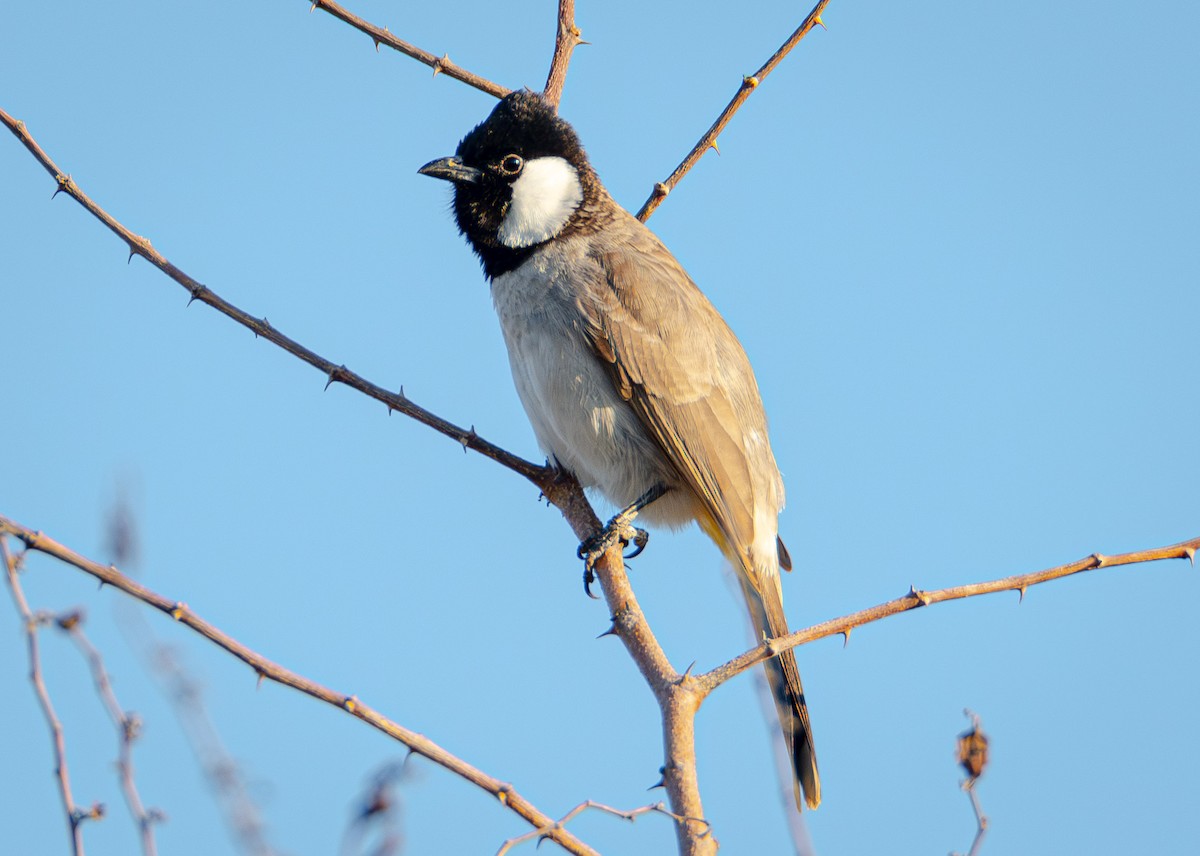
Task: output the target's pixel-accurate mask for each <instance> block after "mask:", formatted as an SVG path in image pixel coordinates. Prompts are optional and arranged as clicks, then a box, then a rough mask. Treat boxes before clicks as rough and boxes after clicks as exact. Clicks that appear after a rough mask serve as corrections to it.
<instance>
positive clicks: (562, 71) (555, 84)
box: [542, 0, 585, 110]
mask: <svg viewBox="0 0 1200 856" xmlns="http://www.w3.org/2000/svg"><path fill="white" fill-rule="evenodd" d="M582 44H585V42H584V41H583V38H582V37H581V36H580V33H579V27H577V26H575V0H558V35H557V37H556V38H555V39H554V56H553V58H552V59H551V60H550V73H549V75H547V77H546V88H545V89H543V90H542V94H543V95H544V96H545V98H546V100H547V101H549V102H550V103H551V104H553V105H554V109H556V110H557V109H558V102H559V101H561V100H562V92H563V85H564V84H565V83H566V82H567V66H568V65H570V63H571V54H572V53H573V52H574V50H575V48H576V47H577V46H578V45H582Z"/></svg>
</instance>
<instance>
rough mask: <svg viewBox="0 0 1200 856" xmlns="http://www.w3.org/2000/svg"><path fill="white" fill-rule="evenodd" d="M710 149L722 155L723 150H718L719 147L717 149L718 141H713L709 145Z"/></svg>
mask: <svg viewBox="0 0 1200 856" xmlns="http://www.w3.org/2000/svg"><path fill="white" fill-rule="evenodd" d="M708 147H709V148H710V149H712V150H713V151H714V152H716V153H717V154H718V155H720V154H721V150H720V148H718V147H717V141H716V140H713V141H712V142H711V143H709V144H708Z"/></svg>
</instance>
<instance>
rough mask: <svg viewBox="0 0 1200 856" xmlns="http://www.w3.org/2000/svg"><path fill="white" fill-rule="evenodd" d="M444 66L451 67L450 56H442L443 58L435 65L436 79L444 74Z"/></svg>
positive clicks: (434, 74) (434, 73)
mask: <svg viewBox="0 0 1200 856" xmlns="http://www.w3.org/2000/svg"><path fill="white" fill-rule="evenodd" d="M444 65H450V54H442V56H441V58H440V59H439V60H438V61H437V62H435V63H434V64H433V76H434V77H437V76H438V75H439V74H441V73H442V66H444Z"/></svg>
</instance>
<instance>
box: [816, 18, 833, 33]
mask: <svg viewBox="0 0 1200 856" xmlns="http://www.w3.org/2000/svg"><path fill="white" fill-rule="evenodd" d="M813 23H814V24H816V25H817V26H818V27H820V28H821V29H822V30H824V31H825V32H827V33H828V32H829V28H828V27H826V26H825V22H824V21H822V20H821V16H820V15H817V17H815V18H813Z"/></svg>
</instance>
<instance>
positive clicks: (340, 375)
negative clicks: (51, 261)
mask: <svg viewBox="0 0 1200 856" xmlns="http://www.w3.org/2000/svg"><path fill="white" fill-rule="evenodd" d="M0 123H3V124H4V125H6V126H7V127H8V128H9V130H11V131H12V132H13V134H15V135H16V137H17V139H19V140H20V141H21V142H22V143H23V144H24V146H25V148H27V149H28V150H29V151H30V153H31V154H32V155H33V156H34V157H35V158H36V159H37V161H38V163H40V164H41V165H42V166H43V167H44V168H45V170H46V172H48V173H50V175H51V176H53V177H54V180H55V181H56V182H58V190H56V191H55V195H56V196H57V195H58V194H59V193H66V194H67V195H68V196H70V197H71V198H72V199H74V200H75V201H76V202H78V203H79V204H80V205H82V206H83V207H84V209H86V210H87V212H88V213H89V214H91V215H92V216H93V217H95V218H96V219H97V220H99V221H100V222H101V223H103V224H104V225H105V226H107V227H108V228H109V230H111V231H112V232H113V233H114V234H115V235H116V236H117V237H119V238H120V239H121V240H122V241H124V242H125V243H126V245H127V246H128V247H129V257H130V258H133V256H135V255H137V256H141V257H142V258H144V259H145V260H146V261H148V262H150V264H152V265H154V266H155V267H156V268H158V269H159V270H161V271H162V272H163V273H165V274H166V275H167V276H169V277H170V278H171V279H173V280H175V282H177V283H179V284H180V285H182V286H183V287H184V288H185V289H187V291H188V293H189V294H190V295H191V299H190V300H189V301H188V303H189V304H190V303H191V302H192V301H196V300H198V301H200V302H201V303H206V304H208V305H209V306H211V307H213V308H214V309H216V310H217V311H218V312H220V313H221V314H223V315H226V316H227V317H229V318H232V319H233V320H234V321H236V322H238V323H239V324H241V325H242V326H243V327H246V328H247V329H248V330H250V331H252V332H253V333H254V334H255V335H256V336H260V337H262V338H263V339H266V340H267V341H268V342H271V343H272V344H274V345H277V346H279V347H280V348H282V349H283V350H285V351H287V352H288V353H289V354H292V355H293V356H295V357H298V358H299V359H301V360H303V361H304V362H306V363H308V364H309V365H310V366H313V367H314V368H316V369H318V370H319V371H320V372H321V373H322V374H324V375H325V377H326V379H327V380H326V384H325V386H326V388H328V386H329V384H332V383H341V384H344V385H346V386H348V387H350V388H351V389H355V390H358V391H359V392H361V393H363V394H364V395H367V396H370V397H371V398H374V399H375V400H376V401H380V402H382V403H384V404H385V405H387V407H388V410H389V412H390V411H392V410H395V411H397V412H399V413H403V414H404V415H405V416H409V417H411V418H413V419H415V420H417V421H418V422H420V423H422V424H423V425H428V426H429V427H430V428H433V429H434V430H435V431H438V432H439V433H441V434H444V435H446V436H447V437H450V438H451V439H453V440H456V441H457V442H459V443H461V444H462V446H463V448H466V449H473V450H474V451H476V452H479V453H480V454H482V455H484V456H485V457H488V458H491V459H492V460H493V461H496V462H497V463H499V464H501V465H502V466H505V467H508V468H509V469H510V470H512V471H513V472H516V473H519V474H520V475H523V476H525V478H527V479H529V480H530V481H531V482H533V483H534V484H535V485H537V486H538V487H539V488H541V489H542V490H543V492H544V491H545V485H546V483H547V481H548V480H549V479H550V478H552V476H553V473H552V472H551V471H550V470H549V469H548V468H546V467H543V466H538V465H537V464H534V463H531V462H530V461H526V460H525V459H524V458H521V457H518V456H517V455H514V454H512V453H511V452H508V451H506V450H504V449H502V448H500V447H499V446H496V445H495V444H493V443H489V442H488V441H487V440H484V439H483V438H482V437H480V436H479V435H478V434H476V433H475V429H474V428H471V429H470V430H466V429H463V428H460V427H458V426H457V425H455V424H453V423H451V422H448V421H446V420H445V419H442V418H441V417H440V416H438V415H437V414H435V413H432V412H430V411H428V410H426V409H425V408H423V407H420V406H419V405H417V404H415V403H413V402H412V401H411V400H410V399H409V398H408V397H407V396H406V395H405V394H404V390H403V388H401V390H400V391H399V392H390V391H388V390H386V389H384V388H383V387H381V386H378V385H376V384H374V383H371V382H370V381H368V380H367V379H366V378H364V377H362V376H361V375H358V374H356V373H355V372H352V371H350V370H349V369H348V368H346V367H345V366H344V365H338V364H336V363H334V362H332V361H330V360H327V359H325V358H324V357H322V356H320V355H319V354H317V353H314V352H313V351H311V350H309V349H308V348H306V347H304V346H303V345H301V344H300V343H299V342H297V341H296V340H294V339H291V338H288V337H287V336H285V335H284V334H283V333H281V332H279V331H278V330H277V329H275V327H273V326H271V324H270V322H268V321H267V319H266V318H262V319H259V318H254V317H253V316H251V315H249V314H248V313H246V312H244V311H243V310H241V309H239V308H238V307H236V306H234V305H233V304H232V303H230V302H228V301H227V300H225V299H224V298H222V297H221V296H220V295H218V294H217V293H216V292H214V291H212V290H211V289H210V288H208V287H207V286H205V285H202V284H201V283H199V282H197V281H196V280H195V279H193V278H192V277H190V276H188V275H187V274H186V273H184V272H183V271H181V270H180V269H179V268H177V267H175V265H173V264H171V262H169V261H167V259H166V258H165V257H164V256H163V255H162V254H161V253H159V252H158V251H157V250H155V249H154V247H152V246H151V245H150V241H149V240H147V239H146V238H143V237H141V236H140V235H135V234H134V233H133V232H131V231H130V230H129V229H127V228H126V227H125V226H124V225H122V224H121V223H120V222H118V221H117V220H116V219H115V218H114V217H113V216H112V215H111V214H109V213H108V212H107V211H105V210H104V209H103V208H101V207H100V206H99V205H97V204H96V203H95V202H94V201H93V200H92V199H91V197H89V196H88V195H87V194H86V193H84V192H83V191H82V190H80V189H79V186H78V185H77V184H76V183H75V182H74V181H73V180H72V179H71V176H69V175H66V174H64V173H63V172H62V170H60V169H59V168H58V166H57V165H56V164H55V163H54V161H53V160H51V159H50V156H49V155H47V154H46V152H45V151H43V149H42V147H41V146H39V145H38V144H37V141H35V140H34V139H33V137H32V136H30V134H29V131H28V130H27V129H26V127H25V123H24V122H19V121H17V120H16V119H14V118H13V117H12V116H10V115H9V114H8V113H6V112H5V111H4V110H2V109H0Z"/></svg>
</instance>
